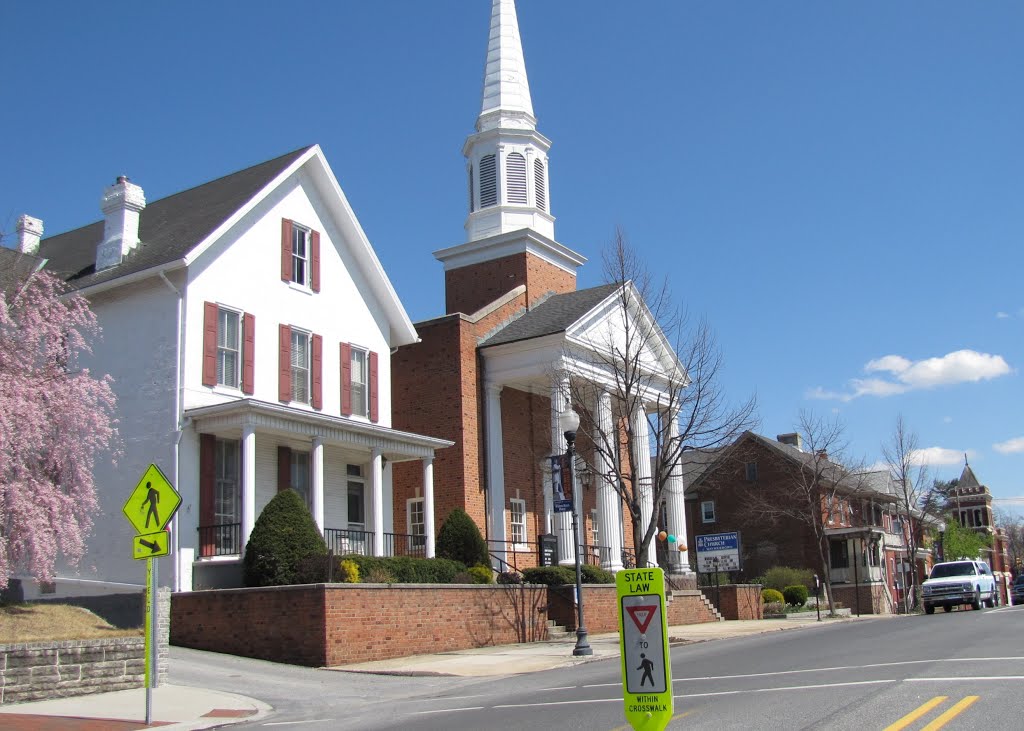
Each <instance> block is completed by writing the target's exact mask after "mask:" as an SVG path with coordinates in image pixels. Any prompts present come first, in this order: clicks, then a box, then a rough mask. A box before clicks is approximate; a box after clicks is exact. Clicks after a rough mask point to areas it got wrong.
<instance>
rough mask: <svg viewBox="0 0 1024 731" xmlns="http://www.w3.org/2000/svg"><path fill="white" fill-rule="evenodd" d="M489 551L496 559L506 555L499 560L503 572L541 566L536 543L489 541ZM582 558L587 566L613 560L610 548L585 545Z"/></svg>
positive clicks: (538, 548) (538, 546) (538, 547)
mask: <svg viewBox="0 0 1024 731" xmlns="http://www.w3.org/2000/svg"><path fill="white" fill-rule="evenodd" d="M487 550H488V551H489V552H490V554H491V556H494V557H495V558H498V556H497V554H499V553H504V554H505V558H504V559H499V560H500V561H501V563H502V564H504V567H503V568H502V570H511V571H522V569H523V568H527V567H529V566H539V565H540V544H539V543H537V542H535V541H527V542H526V543H513V542H512V541H487ZM582 558H583V563H585V564H590V565H591V566H600V565H601V564H602V561H605V560H608V559H610V558H611V548H609V547H608V546H598V545H584V546H583V553H582Z"/></svg>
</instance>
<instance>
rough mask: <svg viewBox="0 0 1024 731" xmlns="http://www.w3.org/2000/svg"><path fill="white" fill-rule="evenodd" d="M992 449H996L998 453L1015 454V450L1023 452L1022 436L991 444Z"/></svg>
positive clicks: (1023, 442)
mask: <svg viewBox="0 0 1024 731" xmlns="http://www.w3.org/2000/svg"><path fill="white" fill-rule="evenodd" d="M992 449H994V450H996V451H997V452H999V453H1000V454H1015V453H1017V452H1024V437H1016V438H1014V439H1007V440H1006V441H1005V442H999V443H998V444H993V445H992Z"/></svg>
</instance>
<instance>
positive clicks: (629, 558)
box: [622, 548, 636, 569]
mask: <svg viewBox="0 0 1024 731" xmlns="http://www.w3.org/2000/svg"><path fill="white" fill-rule="evenodd" d="M622 568H624V569H635V568H636V553H635V552H634V551H633V549H631V548H623V549H622Z"/></svg>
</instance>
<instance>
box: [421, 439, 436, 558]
mask: <svg viewBox="0 0 1024 731" xmlns="http://www.w3.org/2000/svg"><path fill="white" fill-rule="evenodd" d="M423 533H424V535H425V537H426V546H425V548H426V555H427V558H434V458H433V457H424V458H423Z"/></svg>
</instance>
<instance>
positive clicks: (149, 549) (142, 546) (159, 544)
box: [132, 530, 171, 558]
mask: <svg viewBox="0 0 1024 731" xmlns="http://www.w3.org/2000/svg"><path fill="white" fill-rule="evenodd" d="M170 552H171V540H170V533H168V532H167V531H165V530H162V531H159V532H157V533H146V534H144V535H141V536H135V537H134V538H132V558H156V557H157V556H166V555H167V554H169V553H170Z"/></svg>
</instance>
